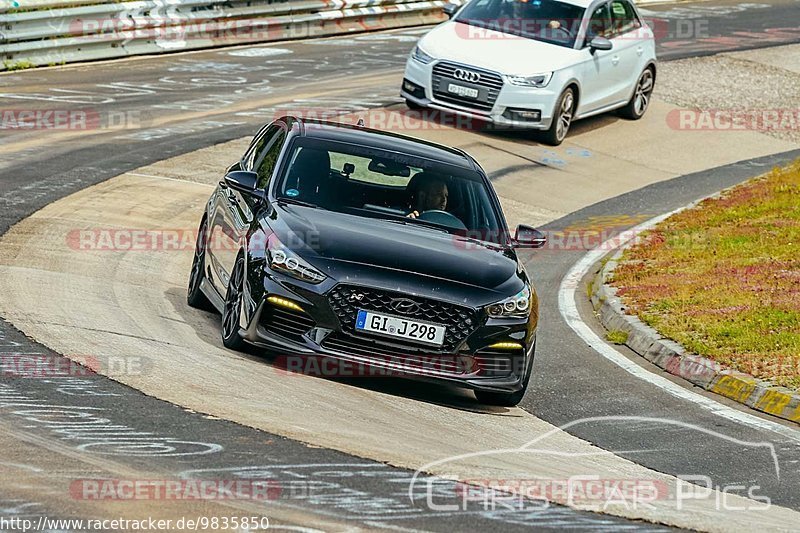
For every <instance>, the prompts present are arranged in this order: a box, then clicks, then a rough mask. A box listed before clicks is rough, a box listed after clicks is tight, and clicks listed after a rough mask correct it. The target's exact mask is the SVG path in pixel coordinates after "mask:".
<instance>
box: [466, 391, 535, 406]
mask: <svg viewBox="0 0 800 533" xmlns="http://www.w3.org/2000/svg"><path fill="white" fill-rule="evenodd" d="M524 396H525V389H522V390H521V391H517V392H512V393H506V392H487V391H482V390H476V391H475V397H476V398H477V399H478V401H479V402H480V403H482V404H484V405H497V406H499V407H516V406H517V405H518V404H519V402H521V401H522V398H523V397H524Z"/></svg>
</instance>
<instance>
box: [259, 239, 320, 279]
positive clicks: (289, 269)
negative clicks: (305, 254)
mask: <svg viewBox="0 0 800 533" xmlns="http://www.w3.org/2000/svg"><path fill="white" fill-rule="evenodd" d="M267 258H268V259H269V266H270V268H272V270H275V271H276V272H280V273H282V274H286V275H287V276H291V277H293V278H295V279H299V280H301V281H307V282H308V283H313V284H317V283H322V282H323V281H325V278H326V277H327V276H325V274H323V273H322V272H320V271H319V270H317V269H316V268H314V267H313V266H311V265H309V264H308V263H307V262H306V261H305V260H303V259H302V258H301V257H300V256H298V255H297V254H296V253H294V252H293V251H291V250H289V249H288V248H287V247H286V246H284V245H283V243H281V242H280V241H279V240H278V239H275V238H274V237H273V238H272V239H270V240H269V244H268V245H267Z"/></svg>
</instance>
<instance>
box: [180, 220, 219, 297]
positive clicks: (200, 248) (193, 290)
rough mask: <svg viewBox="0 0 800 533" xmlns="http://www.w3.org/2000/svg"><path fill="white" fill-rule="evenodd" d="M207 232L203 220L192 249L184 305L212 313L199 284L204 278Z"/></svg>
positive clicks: (206, 222) (206, 224)
mask: <svg viewBox="0 0 800 533" xmlns="http://www.w3.org/2000/svg"><path fill="white" fill-rule="evenodd" d="M207 231H208V221H207V220H206V218H203V221H202V222H201V223H200V229H199V230H198V231H197V244H196V245H195V248H194V259H192V270H191V271H190V273H189V287H188V290H187V291H186V303H187V304H189V306H190V307H194V308H195V309H202V310H203V311H214V310H215V309H214V306H213V305H211V302H210V301H209V300H208V298H206V295H205V294H203V291H202V290H201V289H200V284H201V283H202V281H203V279H204V278H205V275H206V274H205V264H206V233H207Z"/></svg>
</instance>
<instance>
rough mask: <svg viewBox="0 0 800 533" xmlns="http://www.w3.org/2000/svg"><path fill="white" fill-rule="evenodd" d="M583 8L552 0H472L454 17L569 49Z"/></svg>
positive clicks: (466, 22)
mask: <svg viewBox="0 0 800 533" xmlns="http://www.w3.org/2000/svg"><path fill="white" fill-rule="evenodd" d="M584 11H585V9H584V8H582V7H579V6H575V5H572V4H567V3H564V2H556V1H554V0H472V1H471V2H469V3H467V4H466V5H465V6H464V7H463V8H462V9H461V11H460V12H459V13H458V15H457V16H456V18H455V20H456V22H461V23H463V24H468V25H470V26H474V27H476V28H478V29H489V30H495V31H499V32H501V33H506V34H510V35H516V36H519V37H526V38H528V39H534V40H537V41H544V42H547V43H551V44H556V45H559V46H565V47H568V48H572V47H573V46H574V45H575V39H577V37H578V30H579V29H580V25H581V21H582V20H583V14H584ZM473 33H474V35H473V36H472V37H473V38H475V39H479V38H481V35H480V31H479V30H475V31H474V32H473ZM489 37H490V36H489V35H486V36H485V38H487V39H488V38H489Z"/></svg>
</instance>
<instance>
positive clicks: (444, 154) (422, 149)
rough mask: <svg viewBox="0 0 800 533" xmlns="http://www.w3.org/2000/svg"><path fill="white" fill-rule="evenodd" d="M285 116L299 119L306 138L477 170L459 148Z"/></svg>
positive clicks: (338, 124)
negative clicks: (342, 143)
mask: <svg viewBox="0 0 800 533" xmlns="http://www.w3.org/2000/svg"><path fill="white" fill-rule="evenodd" d="M284 119H285V120H289V119H291V120H292V121H295V122H297V123H298V124H299V125H300V135H301V136H303V137H310V138H315V139H323V140H330V141H339V142H345V143H350V144H359V145H362V146H369V147H374V148H378V149H381V150H387V151H393V152H401V153H403V154H408V155H411V156H414V157H420V158H423V159H429V160H432V161H438V162H441V163H447V164H450V165H453V166H457V167H461V168H466V169H470V170H478V167H477V165H476V164H475V162H474V161H473V159H472V158H471V157H470V156H469V155H467V153H466V152H464V151H462V150H459V149H458V148H450V147H448V146H444V145H441V144H437V143H434V142H430V141H426V140H423V139H418V138H415V137H410V136H406V135H400V134H398V133H393V132H389V131H383V130H375V129H372V128H367V127H364V126H353V125H351V124H342V123H339V122H329V121H324V120H311V119H301V118H297V117H285V118H284Z"/></svg>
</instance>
